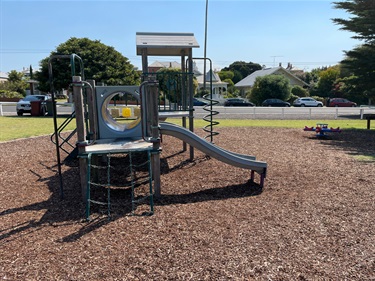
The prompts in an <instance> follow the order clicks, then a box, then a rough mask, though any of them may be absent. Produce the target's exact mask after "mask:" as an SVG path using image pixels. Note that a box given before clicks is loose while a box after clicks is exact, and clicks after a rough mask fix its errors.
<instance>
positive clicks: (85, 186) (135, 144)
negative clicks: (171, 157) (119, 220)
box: [50, 32, 267, 218]
mask: <svg viewBox="0 0 375 281" xmlns="http://www.w3.org/2000/svg"><path fill="white" fill-rule="evenodd" d="M136 42H137V54H138V55H141V56H142V83H141V85H140V86H98V85H96V84H95V81H85V80H84V75H83V71H81V73H82V75H81V76H78V75H74V74H75V73H72V76H73V79H72V86H73V97H74V106H75V107H74V117H75V120H76V125H77V129H76V133H77V144H76V150H77V154H78V158H79V169H80V183H81V187H82V194H83V198H84V200H85V201H86V206H87V208H86V215H87V218H89V217H90V211H91V205H92V204H101V205H106V206H107V211H108V215H110V210H111V194H112V193H111V192H112V191H113V190H115V189H127V190H130V195H131V211H132V213H134V214H135V213H136V210H138V209H139V206H142V208H143V207H144V205H147V209H146V210H144V209H141V210H143V212H142V213H148V214H152V213H153V200H154V196H155V197H158V196H161V183H160V152H161V142H160V139H161V135H163V134H166V135H171V136H174V137H176V138H178V139H180V140H181V141H182V143H183V149H184V150H187V145H189V148H190V151H189V152H190V153H189V154H190V159H193V157H194V148H197V149H199V150H201V151H202V152H204V153H206V154H207V155H209V156H211V157H213V158H216V159H218V160H220V161H223V162H225V163H227V164H230V165H234V166H237V167H241V168H244V169H249V170H250V171H251V172H250V179H251V181H254V174H255V173H258V174H259V175H260V186H263V184H264V179H265V177H266V170H267V164H266V163H265V162H261V161H256V158H255V156H250V155H243V154H237V153H233V152H230V151H227V150H225V149H223V148H220V147H217V146H216V145H214V144H212V143H210V142H208V141H206V140H205V139H203V138H201V137H199V136H198V135H196V134H195V133H194V123H193V121H194V109H193V95H194V90H193V56H192V48H197V47H199V45H198V43H197V41H196V40H195V38H194V35H193V34H192V33H144V32H139V33H137V34H136ZM149 56H174V57H175V56H180V57H181V73H179V74H178V75H176V74H174V76H173V77H161V76H158V74H157V73H150V72H148V57H149ZM72 58H73V59H72ZM74 58H77V56H76V55H72V56H71V63H72V64H74ZM52 59H53V58H52ZM72 69H73V68H72ZM50 73H52V67H51V70H50ZM161 81H163V83H164V87H161ZM165 85H166V86H165ZM173 95H175V96H173ZM172 101H173V104H172ZM54 108H55V105H54ZM54 111H55V112H56V110H54ZM170 117H178V118H181V119H182V126H177V125H174V124H171V123H168V122H165V120H166V119H167V118H170ZM54 118H56V114H54ZM58 134H59V132H58V129H55V134H54V135H55V136H56V147H57V150H59V147H61V146H60V145H59V143H58V138H57V135H58ZM68 138H70V137H68ZM58 161H59V153H58ZM119 161H120V162H121V163H122V164H124V163H126V165H125V166H126V168H121V169H122V170H121V173H120V174H121V176H122V178H121V180H120V181H119V180H118V178H113V176H112V175H113V170H116V168H117V167H116V163H119ZM59 165H60V164H59ZM60 175H61V173H60ZM95 190H102V191H101V192H102V193H101V194H100V196H99V197H97V198H99V199H102V200H98V199H97V198H93V197H92V194H94V193H95Z"/></svg>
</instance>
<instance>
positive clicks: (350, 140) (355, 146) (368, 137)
mask: <svg viewBox="0 0 375 281" xmlns="http://www.w3.org/2000/svg"><path fill="white" fill-rule="evenodd" d="M306 138H308V139H311V140H314V139H315V140H316V141H319V142H321V144H323V145H327V146H331V147H334V148H335V149H340V150H343V151H345V152H346V153H347V154H349V155H351V156H364V157H370V158H373V157H375V155H374V145H375V130H366V129H343V130H342V132H341V133H329V134H327V137H324V138H320V137H316V136H315V133H314V134H313V135H311V136H306Z"/></svg>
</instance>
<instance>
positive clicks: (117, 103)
mask: <svg viewBox="0 0 375 281" xmlns="http://www.w3.org/2000/svg"><path fill="white" fill-rule="evenodd" d="M101 113H102V116H103V119H104V122H105V123H106V124H107V126H108V127H110V128H111V129H113V130H116V131H120V132H123V131H125V130H129V129H132V128H134V127H136V126H137V125H138V124H139V122H140V121H141V108H140V102H139V100H138V99H137V97H135V96H133V95H132V94H131V93H127V92H115V93H113V94H111V95H108V97H107V98H106V99H105V100H104V102H103V105H102V108H101Z"/></svg>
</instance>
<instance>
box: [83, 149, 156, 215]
mask: <svg viewBox="0 0 375 281" xmlns="http://www.w3.org/2000/svg"><path fill="white" fill-rule="evenodd" d="M99 162H100V163H99ZM112 193H117V194H116V196H113V198H111V195H112ZM86 195H87V202H86V218H87V220H89V219H90V215H91V207H92V206H91V205H92V204H95V205H97V206H99V212H100V211H103V208H104V209H106V213H107V216H108V218H110V217H111V212H112V210H119V211H120V212H126V213H129V214H131V215H152V214H153V212H154V203H153V185H152V169H151V150H149V149H148V150H136V151H122V152H121V153H113V152H107V153H89V154H87V193H86ZM129 198H130V199H131V200H129ZM100 207H102V208H101V209H102V210H100Z"/></svg>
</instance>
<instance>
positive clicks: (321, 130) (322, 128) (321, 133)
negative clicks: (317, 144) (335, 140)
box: [303, 123, 341, 138]
mask: <svg viewBox="0 0 375 281" xmlns="http://www.w3.org/2000/svg"><path fill="white" fill-rule="evenodd" d="M303 130H304V131H314V132H316V136H317V137H319V138H325V137H327V135H326V133H341V129H340V127H337V128H332V127H330V128H328V124H324V123H317V124H316V127H315V128H314V127H307V126H305V128H304V129H303Z"/></svg>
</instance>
